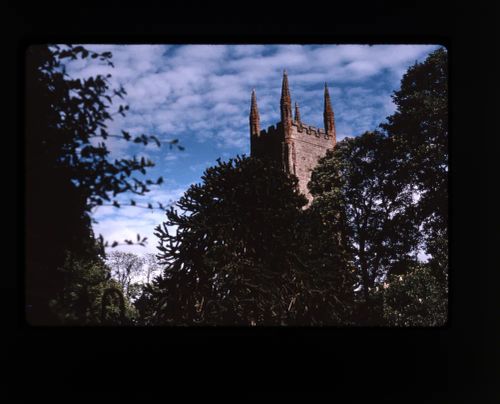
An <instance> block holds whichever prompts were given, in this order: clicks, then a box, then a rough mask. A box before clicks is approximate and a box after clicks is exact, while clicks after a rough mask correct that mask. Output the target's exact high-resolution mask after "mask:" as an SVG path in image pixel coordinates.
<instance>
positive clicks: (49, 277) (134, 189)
mask: <svg viewBox="0 0 500 404" xmlns="http://www.w3.org/2000/svg"><path fill="white" fill-rule="evenodd" d="M111 57H112V55H111V53H110V52H104V53H100V54H99V53H95V52H90V51H88V50H87V49H85V48H84V47H82V46H65V47H60V46H56V45H54V46H42V45H37V46H30V47H29V48H28V50H27V53H26V76H25V77H26V100H27V102H26V195H27V198H26V267H27V271H26V299H27V302H26V303H27V305H28V307H29V308H30V310H29V315H28V321H29V322H30V323H32V324H51V323H52V322H54V321H57V318H56V317H55V316H54V314H53V313H51V311H50V310H49V301H50V300H51V299H54V298H56V297H57V295H58V294H59V293H61V291H62V290H63V289H64V276H62V274H61V273H60V272H59V271H57V268H60V267H61V266H62V265H63V264H64V261H65V256H66V254H67V252H71V254H72V256H74V257H75V258H78V259H81V260H95V259H101V260H102V258H103V253H104V252H103V249H102V245H99V243H98V242H97V240H96V239H95V237H94V234H93V232H92V227H91V216H90V212H91V209H92V208H93V207H95V206H100V205H102V204H103V203H105V202H106V201H108V202H110V203H113V204H115V206H117V207H119V204H118V202H117V201H116V200H113V198H114V197H115V196H116V195H118V194H121V193H124V192H131V193H132V194H137V195H143V194H145V193H146V192H148V190H149V186H150V185H152V184H160V183H161V182H162V179H161V178H159V179H158V180H156V181H152V180H149V179H146V180H145V179H143V178H141V177H138V176H137V175H136V174H141V175H143V174H145V173H146V169H147V168H149V167H152V166H153V165H154V164H153V162H152V161H149V160H146V159H144V158H141V159H138V158H136V157H133V158H130V159H117V160H114V161H111V160H110V158H109V151H108V149H107V146H106V139H108V138H109V137H111V136H116V137H119V138H121V139H123V140H124V141H133V142H134V143H137V144H147V143H148V142H155V143H157V144H160V143H159V141H158V139H156V138H155V137H152V136H145V135H140V136H136V137H132V136H131V135H130V134H129V133H127V132H125V131H124V132H122V133H121V134H112V133H108V131H107V125H106V123H107V122H108V121H109V120H111V119H112V115H113V114H121V115H124V114H125V111H126V110H127V109H128V106H126V105H120V106H119V107H118V108H117V111H116V112H114V113H111V112H110V108H111V107H112V103H113V101H114V100H115V99H116V98H117V97H118V98H122V97H123V95H124V94H125V90H124V89H123V88H120V89H110V88H109V85H108V78H109V77H103V76H101V75H97V76H96V77H90V78H88V79H85V80H79V79H72V78H70V77H69V76H68V75H67V74H66V73H65V68H64V62H65V61H66V60H75V59H78V58H82V59H92V60H95V61H96V62H101V63H107V64H110V65H112V62H111Z"/></svg>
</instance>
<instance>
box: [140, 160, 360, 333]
mask: <svg viewBox="0 0 500 404" xmlns="http://www.w3.org/2000/svg"><path fill="white" fill-rule="evenodd" d="M202 180H203V184H198V185H193V186H191V188H190V189H189V190H188V191H187V192H186V193H185V195H184V196H183V197H182V198H181V199H180V200H179V202H178V203H177V205H176V208H175V209H174V208H172V209H170V210H169V211H168V212H167V218H168V220H167V222H165V223H164V224H163V225H162V226H159V227H157V229H156V235H157V236H158V237H159V239H160V246H159V250H160V254H159V255H158V257H159V259H160V263H162V264H164V265H165V266H166V267H165V270H164V272H163V274H162V276H160V277H157V278H156V279H155V280H154V281H153V283H152V285H150V286H149V287H147V288H146V291H145V293H146V294H147V296H148V297H149V298H145V299H142V300H141V299H139V300H140V302H139V304H140V305H141V312H142V313H146V315H149V316H150V317H149V319H146V320H145V321H146V322H147V321H149V322H150V323H155V324H175V325H183V324H184V325H192V324H209V325H280V324H302V325H307V324H335V323H338V322H339V321H340V318H341V317H342V315H343V314H344V312H345V311H346V310H345V309H344V306H345V305H346V304H347V303H346V302H343V301H342V300H341V299H342V298H343V297H344V294H342V293H339V294H338V295H336V294H335V292H337V290H336V288H335V286H336V285H333V284H332V280H335V279H337V278H338V277H336V276H335V275H334V274H333V273H334V272H335V271H336V270H338V268H336V267H332V265H331V264H332V261H333V260H330V261H328V260H327V258H328V256H326V257H324V259H323V264H324V265H323V266H321V265H318V261H319V259H318V257H317V256H316V257H314V254H313V252H312V250H311V251H310V252H309V256H307V255H306V254H304V255H302V252H303V251H304V250H305V249H307V248H305V247H304V246H303V241H304V240H303V237H304V236H303V233H304V232H307V233H308V234H310V233H311V232H312V231H311V229H309V230H307V229H304V228H301V226H300V224H301V223H303V222H304V221H303V220H302V215H303V211H302V207H303V206H304V205H305V204H306V200H305V198H304V197H303V196H301V195H300V194H298V191H297V189H296V185H297V179H296V178H295V177H289V176H287V175H286V174H285V173H284V172H283V171H282V170H281V168H280V167H277V166H274V165H273V164H272V163H270V162H268V161H261V160H257V159H252V158H241V157H237V158H236V159H231V160H229V161H228V162H221V161H220V160H219V161H218V164H217V165H216V166H214V167H211V168H209V169H207V170H206V172H205V173H204V175H203V177H202ZM170 226H176V227H177V231H176V234H173V235H171V234H170V233H169V227H170ZM316 255H318V252H317V251H316ZM311 257H314V258H316V261H314V260H313V259H312V258H311ZM327 263H328V264H329V265H326V264H327ZM313 264H314V265H313ZM351 286H352V285H351ZM347 294H348V293H347ZM148 300H149V303H147V302H148ZM339 307H341V308H339ZM332 308H334V309H337V312H333V310H332ZM342 318H343V317H342Z"/></svg>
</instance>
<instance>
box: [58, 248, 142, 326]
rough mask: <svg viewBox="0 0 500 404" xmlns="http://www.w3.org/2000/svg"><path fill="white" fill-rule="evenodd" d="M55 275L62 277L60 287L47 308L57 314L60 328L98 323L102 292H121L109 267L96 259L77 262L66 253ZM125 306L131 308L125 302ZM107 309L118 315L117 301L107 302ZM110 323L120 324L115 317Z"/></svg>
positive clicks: (127, 315) (78, 260)
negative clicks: (112, 290) (61, 287)
mask: <svg viewBox="0 0 500 404" xmlns="http://www.w3.org/2000/svg"><path fill="white" fill-rule="evenodd" d="M58 272H59V273H61V274H62V276H63V277H64V287H63V289H62V290H61V291H60V293H59V294H58V295H57V296H56V297H55V298H53V299H51V301H50V307H51V309H52V310H53V312H54V313H56V315H57V323H58V324H61V325H99V324H101V323H102V322H101V318H102V315H101V304H102V297H103V295H104V294H105V292H106V290H108V289H114V290H118V291H119V292H120V293H121V287H120V285H119V284H118V283H117V282H116V281H115V280H114V279H112V278H111V276H110V275H111V274H110V270H109V268H107V267H106V266H104V265H103V263H102V261H100V260H95V261H86V260H80V259H78V258H75V257H74V256H73V255H72V254H71V253H69V252H67V253H66V259H65V262H64V265H62V266H61V267H60V268H58ZM126 303H127V305H128V306H129V307H131V305H130V303H129V302H126ZM124 304H125V302H124ZM107 309H108V310H109V311H110V312H114V313H116V312H119V309H120V307H119V302H118V301H113V302H111V304H110V305H109V307H108V308H107ZM132 314H133V313H132V312H131V309H129V310H128V312H127V313H126V317H128V318H130V317H132ZM114 320H115V321H113V324H120V322H118V317H117V316H114ZM108 323H109V321H108Z"/></svg>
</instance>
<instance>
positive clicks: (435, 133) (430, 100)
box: [381, 48, 448, 277]
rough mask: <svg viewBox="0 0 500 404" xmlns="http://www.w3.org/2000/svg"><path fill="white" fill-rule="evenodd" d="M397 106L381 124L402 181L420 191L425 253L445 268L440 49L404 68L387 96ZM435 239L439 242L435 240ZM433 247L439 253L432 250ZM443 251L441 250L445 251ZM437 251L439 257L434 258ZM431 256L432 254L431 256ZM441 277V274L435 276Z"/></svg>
mask: <svg viewBox="0 0 500 404" xmlns="http://www.w3.org/2000/svg"><path fill="white" fill-rule="evenodd" d="M393 100H394V103H395V104H396V106H397V111H396V112H395V113H394V114H393V115H392V116H390V117H388V118H387V123H386V124H383V125H381V127H382V128H383V129H384V130H385V131H386V132H387V134H388V135H389V136H390V137H391V139H392V140H393V142H394V144H395V148H394V158H395V159H397V161H398V165H399V170H398V171H399V173H398V175H399V176H400V179H401V181H402V182H404V183H406V184H408V185H410V186H412V187H414V188H415V189H416V190H418V192H419V193H420V195H421V198H420V200H419V203H418V213H419V216H420V218H421V221H422V224H423V231H424V235H425V237H426V248H427V252H428V253H429V254H431V255H433V257H434V256H436V258H435V259H439V262H436V265H435V266H440V267H441V269H442V270H443V271H447V263H445V262H444V261H447V257H444V255H447V245H446V244H447V239H448V55H447V52H446V50H445V49H444V48H440V49H438V50H436V51H434V52H433V53H431V54H430V55H429V57H428V58H427V59H426V60H425V61H424V62H422V63H416V64H415V65H414V66H412V67H410V68H409V69H408V71H407V73H406V74H405V75H404V76H403V79H402V80H401V88H400V89H399V90H398V91H396V92H395V93H394V95H393ZM438 239H440V240H441V241H440V242H439V247H438V246H436V244H435V243H436V240H438ZM436 248H438V249H439V250H440V251H441V252H438V251H437V250H436ZM445 251H446V252H445ZM438 255H439V257H440V258H437V256H438ZM433 259H434V258H433ZM440 276H441V277H442V276H443V275H440Z"/></svg>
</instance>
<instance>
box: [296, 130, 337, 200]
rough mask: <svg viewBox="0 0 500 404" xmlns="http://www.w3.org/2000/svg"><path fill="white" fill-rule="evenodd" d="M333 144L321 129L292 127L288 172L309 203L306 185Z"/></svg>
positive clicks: (331, 139) (330, 138)
mask: <svg viewBox="0 0 500 404" xmlns="http://www.w3.org/2000/svg"><path fill="white" fill-rule="evenodd" d="M333 142H334V141H333V138H332V137H331V136H327V135H326V133H325V131H324V130H323V129H318V128H315V127H312V126H309V125H304V124H302V125H296V124H295V123H294V124H293V125H292V131H291V136H290V143H291V153H290V157H291V158H290V160H291V161H290V172H292V173H293V174H295V175H296V176H297V178H298V179H299V190H300V192H301V193H302V194H304V195H305V196H306V197H307V199H308V200H309V201H311V200H312V196H311V195H310V193H309V190H308V188H307V184H308V183H309V181H310V179H311V173H312V170H313V169H314V168H315V167H316V165H317V164H318V160H319V159H320V158H321V157H323V156H324V155H325V154H326V151H327V150H328V149H331V148H333V146H334V143H333Z"/></svg>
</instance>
